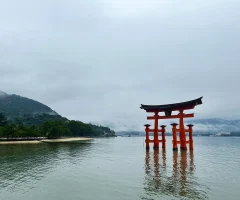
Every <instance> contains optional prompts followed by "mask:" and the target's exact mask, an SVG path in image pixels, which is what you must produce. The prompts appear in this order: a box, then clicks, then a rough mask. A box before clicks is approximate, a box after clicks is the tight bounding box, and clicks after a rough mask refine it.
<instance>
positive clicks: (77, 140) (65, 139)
mask: <svg viewBox="0 0 240 200" xmlns="http://www.w3.org/2000/svg"><path fill="white" fill-rule="evenodd" d="M91 140H92V138H83V137H76V138H62V139H46V140H41V142H49V143H51V142H80V141H91Z"/></svg>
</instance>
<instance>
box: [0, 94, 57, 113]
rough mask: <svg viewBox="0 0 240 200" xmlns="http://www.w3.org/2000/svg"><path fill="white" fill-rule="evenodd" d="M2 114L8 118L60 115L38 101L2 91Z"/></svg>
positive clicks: (0, 96)
mask: <svg viewBox="0 0 240 200" xmlns="http://www.w3.org/2000/svg"><path fill="white" fill-rule="evenodd" d="M0 113H3V114H4V115H5V116H6V117H8V118H11V117H14V116H16V115H24V114H49V115H58V113H57V112H55V111H54V110H52V109H51V108H50V107H48V106H46V105H44V104H42V103H40V102H38V101H35V100H32V99H29V98H26V97H22V96H20V95H16V94H11V95H10V94H7V93H5V92H2V91H0Z"/></svg>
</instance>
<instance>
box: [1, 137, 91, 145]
mask: <svg viewBox="0 0 240 200" xmlns="http://www.w3.org/2000/svg"><path fill="white" fill-rule="evenodd" d="M91 140H92V138H84V137H76V138H61V139H43V140H25V141H24V140H22V141H0V145H1V144H40V143H44V142H45V143H64V142H65V143H67V142H69V143H70V142H81V141H91Z"/></svg>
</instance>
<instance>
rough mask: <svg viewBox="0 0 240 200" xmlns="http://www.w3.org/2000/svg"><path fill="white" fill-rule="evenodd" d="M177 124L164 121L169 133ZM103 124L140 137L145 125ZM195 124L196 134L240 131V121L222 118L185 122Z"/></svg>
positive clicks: (117, 130) (122, 132) (119, 131)
mask: <svg viewBox="0 0 240 200" xmlns="http://www.w3.org/2000/svg"><path fill="white" fill-rule="evenodd" d="M173 122H177V120H174V121H172V120H169V121H168V122H167V121H164V124H165V125H166V126H167V127H166V130H167V132H168V133H170V132H171V125H170V124H171V123H173ZM102 124H104V125H107V126H108V127H110V128H113V129H114V130H116V132H117V133H119V134H124V135H125V134H128V133H129V132H131V133H133V135H139V134H142V133H144V127H143V124H136V123H132V122H130V123H129V124H130V125H127V124H126V123H124V124H123V123H118V122H103V123H102ZM187 124H193V125H194V127H193V130H194V133H218V132H236V131H237V132H239V131H240V120H226V119H220V118H206V119H192V120H185V125H187Z"/></svg>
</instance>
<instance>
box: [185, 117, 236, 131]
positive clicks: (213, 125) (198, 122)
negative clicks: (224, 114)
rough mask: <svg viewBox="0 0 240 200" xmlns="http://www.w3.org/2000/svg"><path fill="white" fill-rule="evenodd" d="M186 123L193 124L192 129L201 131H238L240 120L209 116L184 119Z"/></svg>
mask: <svg viewBox="0 0 240 200" xmlns="http://www.w3.org/2000/svg"><path fill="white" fill-rule="evenodd" d="M186 123H191V124H194V129H195V130H196V131H201V132H208V133H216V132H234V131H240V120H226V119H220V118H210V119H192V120H186Z"/></svg>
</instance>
